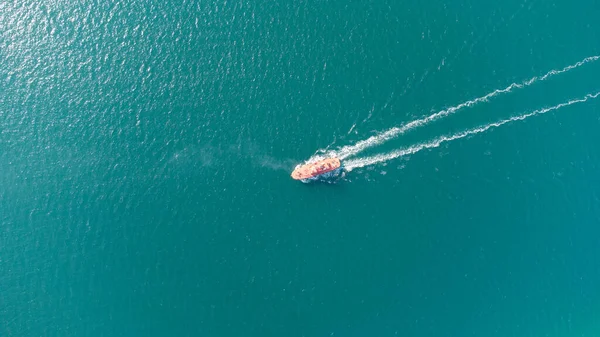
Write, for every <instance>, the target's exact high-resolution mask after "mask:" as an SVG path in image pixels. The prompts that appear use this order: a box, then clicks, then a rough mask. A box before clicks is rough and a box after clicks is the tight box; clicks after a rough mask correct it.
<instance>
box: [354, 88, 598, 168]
mask: <svg viewBox="0 0 600 337" xmlns="http://www.w3.org/2000/svg"><path fill="white" fill-rule="evenodd" d="M598 96H600V92H597V93H595V94H587V95H586V96H584V97H583V98H580V99H574V100H570V101H568V102H566V103H561V104H558V105H555V106H553V107H550V108H544V109H540V110H535V111H533V112H530V113H527V114H524V115H521V116H515V117H511V118H508V119H504V120H501V121H498V122H495V123H490V124H487V125H484V126H480V127H478V128H475V129H471V130H467V131H463V132H460V133H457V134H454V135H451V136H442V137H440V138H437V139H435V140H433V141H431V142H428V143H421V144H417V145H414V146H411V147H408V148H405V149H401V150H397V151H393V152H390V153H387V154H382V155H378V156H372V157H366V158H357V159H352V160H348V161H346V164H345V166H346V169H347V170H348V171H351V170H353V169H355V168H360V167H365V166H369V165H373V164H377V163H381V162H385V161H388V160H392V159H395V158H398V157H402V156H406V155H410V154H414V153H417V152H419V151H421V150H424V149H430V148H434V147H438V146H440V145H441V144H442V143H445V142H449V141H452V140H456V139H460V138H464V137H467V136H470V135H474V134H478V133H482V132H485V131H487V130H489V129H491V128H497V127H499V126H501V125H504V124H507V123H510V122H514V121H522V120H524V119H527V118H529V117H532V116H535V115H541V114H544V113H546V112H549V111H554V110H558V109H560V108H563V107H565V106H568V105H571V104H576V103H583V102H585V101H587V100H589V99H594V98H596V97H598Z"/></svg>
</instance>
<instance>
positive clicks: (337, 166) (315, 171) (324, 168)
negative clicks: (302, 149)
mask: <svg viewBox="0 0 600 337" xmlns="http://www.w3.org/2000/svg"><path fill="white" fill-rule="evenodd" d="M341 167H342V163H341V162H340V160H339V159H338V158H326V159H323V160H319V161H316V162H313V163H308V164H304V165H298V166H296V169H294V171H293V172H292V178H293V179H296V180H302V181H306V180H311V179H314V178H317V177H319V176H320V175H322V174H325V173H328V172H332V171H336V170H340V171H341Z"/></svg>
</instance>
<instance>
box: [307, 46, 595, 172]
mask: <svg viewBox="0 0 600 337" xmlns="http://www.w3.org/2000/svg"><path fill="white" fill-rule="evenodd" d="M598 59H600V55H598V56H590V57H587V58H585V59H583V60H581V61H579V62H577V63H575V64H572V65H570V66H566V67H564V68H562V69H560V70H551V71H549V72H548V73H546V74H545V75H543V76H539V77H538V76H535V77H533V78H530V79H528V80H526V81H523V82H521V83H513V84H511V85H509V86H508V87H506V88H504V89H497V90H494V91H492V92H490V93H489V94H487V95H485V96H481V97H478V98H475V99H473V100H470V101H467V102H464V103H461V104H459V105H457V106H454V107H451V108H448V109H446V110H441V111H439V112H436V113H434V114H433V115H430V116H427V117H424V118H422V119H417V120H414V121H412V122H409V123H407V124H404V125H402V126H400V127H393V128H391V129H389V130H387V131H384V132H382V133H380V134H377V135H375V136H371V137H369V138H367V139H365V140H361V141H359V142H357V143H356V144H354V145H348V146H344V147H342V148H341V149H339V150H331V151H322V152H325V153H324V154H320V155H318V156H313V157H312V158H311V159H309V160H308V161H314V160H318V159H319V158H322V157H338V158H340V159H346V158H348V157H351V156H354V155H356V154H358V153H359V152H361V151H363V150H365V149H367V148H370V147H373V146H376V145H380V144H382V143H384V142H386V141H388V140H391V139H393V138H395V137H397V136H399V135H401V134H403V133H405V132H406V131H409V130H411V129H414V128H417V127H419V126H423V125H425V124H428V123H431V122H433V121H435V120H437V119H440V118H443V117H446V116H448V115H451V114H453V113H455V112H456V111H458V110H460V109H462V108H466V107H470V106H473V105H475V104H477V103H481V102H486V101H487V100H489V99H490V98H492V97H494V96H497V95H500V94H503V93H509V92H511V91H512V90H514V89H520V88H524V87H527V86H530V85H532V84H534V83H536V82H540V81H545V80H546V79H548V78H550V77H552V76H554V75H558V74H562V73H565V72H567V71H569V70H572V69H575V68H577V67H580V66H582V65H584V64H586V63H589V62H593V61H596V60H598Z"/></svg>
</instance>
